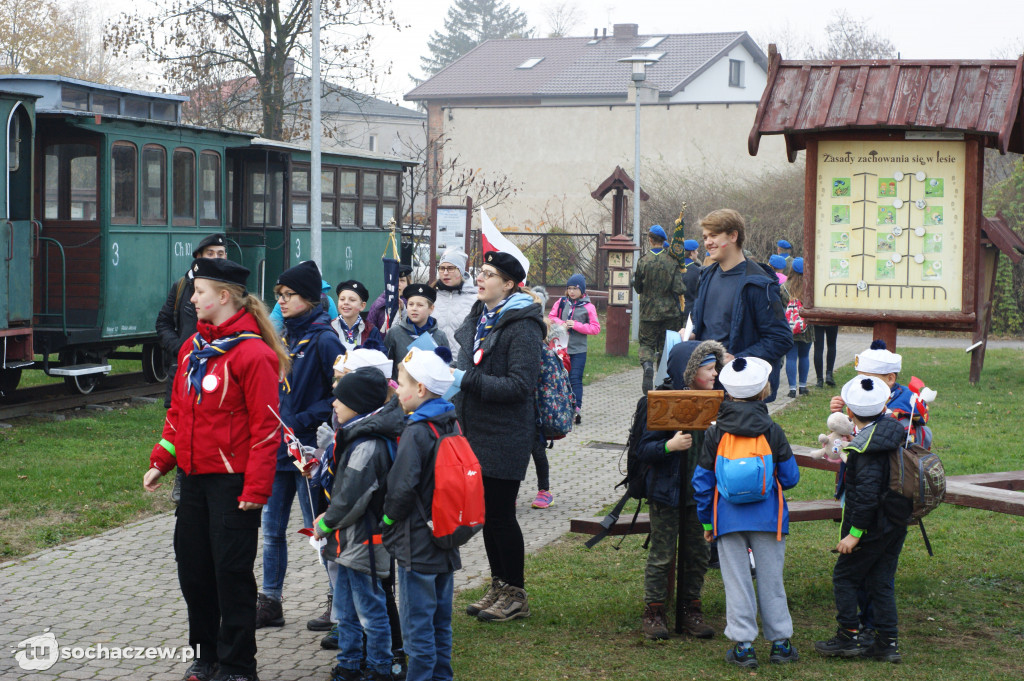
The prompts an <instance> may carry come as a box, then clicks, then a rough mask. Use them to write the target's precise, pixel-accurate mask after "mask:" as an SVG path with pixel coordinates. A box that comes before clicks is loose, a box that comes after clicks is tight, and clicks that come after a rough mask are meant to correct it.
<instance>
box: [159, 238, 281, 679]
mask: <svg viewBox="0 0 1024 681" xmlns="http://www.w3.org/2000/svg"><path fill="white" fill-rule="evenodd" d="M189 277H191V278H192V279H194V281H195V293H194V294H193V296H192V303H193V304H194V305H195V306H196V313H197V316H198V319H199V321H198V324H197V330H198V333H196V334H195V335H194V336H192V338H191V339H190V340H189V341H187V342H186V343H185V344H184V345H183V346H182V348H181V351H180V352H179V353H178V371H177V372H176V373H175V376H174V385H173V387H172V391H171V408H170V410H168V412H167V420H166V421H165V423H164V430H163V439H162V440H160V442H159V443H158V444H157V445H156V446H154V447H153V452H152V454H150V458H149V461H150V469H149V471H147V472H146V475H145V476H144V477H143V481H142V483H143V487H145V489H146V490H147V491H150V492H152V491H154V490H156V488H157V487H159V486H160V485H159V483H158V482H157V481H158V480H159V479H160V478H161V477H162V476H163V475H165V474H167V473H169V472H171V471H172V470H174V468H175V467H178V468H180V469H181V470H182V471H183V472H184V473H185V476H184V479H183V480H182V486H181V503H180V504H179V505H178V512H177V522H176V524H175V527H174V550H175V557H176V559H177V562H178V580H179V582H180V584H181V592H182V595H183V596H184V597H185V603H186V605H187V606H188V623H189V645H191V646H192V648H193V651H194V653H195V662H194V663H193V664H192V666H191V667H190V668H189V670H188V672H187V673H186V675H185V679H186V680H187V681H209V679H212V678H213V677H214V675H216V677H217V679H218V681H221V680H222V679H223V680H225V681H258V679H257V676H256V627H255V623H256V578H255V576H254V574H253V563H254V561H255V559H256V542H257V534H258V531H259V526H260V509H261V508H262V507H263V504H265V503H266V502H267V498H268V497H269V496H270V490H271V487H272V485H273V482H274V468H275V466H276V461H277V445H278V441H279V440H280V431H279V429H280V424H279V423H278V421H277V418H276V417H275V415H274V412H276V411H277V409H278V398H277V395H278V389H277V384H278V381H279V379H280V376H281V372H282V371H287V367H288V361H289V360H288V355H287V354H286V353H285V351H284V349H283V348H282V347H281V344H280V342H279V341H278V340H277V338H276V334H275V333H274V330H273V326H272V325H271V323H270V320H269V318H268V317H267V311H266V308H265V307H264V306H263V303H262V301H260V300H259V298H257V297H256V296H253V295H250V294H248V293H247V292H246V288H245V285H246V280H247V279H248V277H249V270H247V269H246V268H244V267H242V266H241V265H238V264H236V263H234V262H231V261H230V260H213V259H202V258H201V259H198V260H196V261H194V262H193V263H192V268H191V269H190V271H189ZM268 406H269V407H271V408H273V411H271V409H269V408H268Z"/></svg>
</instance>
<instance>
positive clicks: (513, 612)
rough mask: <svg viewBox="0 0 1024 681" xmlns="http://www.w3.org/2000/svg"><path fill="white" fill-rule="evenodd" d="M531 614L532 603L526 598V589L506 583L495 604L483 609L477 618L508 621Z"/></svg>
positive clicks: (484, 620)
mask: <svg viewBox="0 0 1024 681" xmlns="http://www.w3.org/2000/svg"><path fill="white" fill-rule="evenodd" d="M529 616H530V604H529V602H528V601H527V600H526V591H525V590H524V589H521V588H519V587H518V586H512V585H511V584H505V585H504V587H503V588H502V589H501V591H500V592H499V593H498V600H496V601H495V602H494V605H492V606H491V607H489V608H487V609H486V610H481V611H480V614H479V615H477V616H476V618H477V619H478V620H480V621H482V622H507V621H509V620H515V619H519V618H521V617H529Z"/></svg>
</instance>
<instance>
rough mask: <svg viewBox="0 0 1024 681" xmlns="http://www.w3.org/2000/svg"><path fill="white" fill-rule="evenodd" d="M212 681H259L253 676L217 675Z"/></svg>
mask: <svg viewBox="0 0 1024 681" xmlns="http://www.w3.org/2000/svg"><path fill="white" fill-rule="evenodd" d="M212 681H260V677H258V676H256V675H255V674H219V673H218V674H217V676H215V677H213V679H212Z"/></svg>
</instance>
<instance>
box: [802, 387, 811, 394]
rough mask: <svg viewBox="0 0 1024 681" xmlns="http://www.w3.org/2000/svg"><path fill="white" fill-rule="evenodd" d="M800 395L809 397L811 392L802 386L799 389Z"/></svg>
mask: <svg viewBox="0 0 1024 681" xmlns="http://www.w3.org/2000/svg"><path fill="white" fill-rule="evenodd" d="M800 394H801V395H810V394H811V391H810V390H808V389H807V386H804V387H803V388H800Z"/></svg>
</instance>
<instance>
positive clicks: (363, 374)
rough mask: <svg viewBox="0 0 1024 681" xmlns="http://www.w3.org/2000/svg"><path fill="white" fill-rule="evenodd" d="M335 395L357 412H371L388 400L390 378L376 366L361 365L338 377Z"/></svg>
mask: <svg viewBox="0 0 1024 681" xmlns="http://www.w3.org/2000/svg"><path fill="white" fill-rule="evenodd" d="M334 397H335V398H336V399H337V400H338V401H339V402H341V403H342V404H344V405H345V406H346V407H348V408H349V409H351V410H352V411H354V412H355V413H357V414H369V413H370V412H372V411H376V410H378V409H380V408H381V407H383V406H384V403H385V402H387V401H388V380H387V379H386V378H384V374H382V373H381V372H380V370H379V369H376V368H374V367H359V368H358V369H356V370H355V371H352V372H349V373H347V374H345V375H344V376H342V377H341V378H339V379H338V384H337V385H336V386H334Z"/></svg>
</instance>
